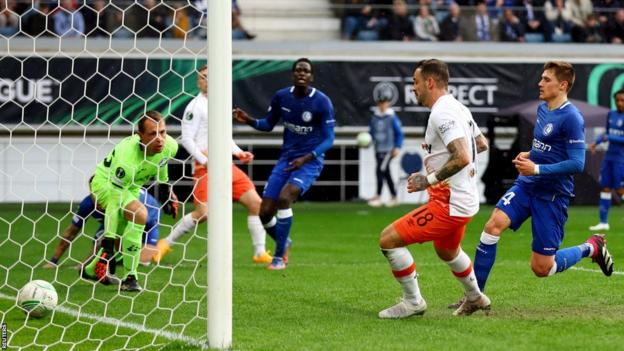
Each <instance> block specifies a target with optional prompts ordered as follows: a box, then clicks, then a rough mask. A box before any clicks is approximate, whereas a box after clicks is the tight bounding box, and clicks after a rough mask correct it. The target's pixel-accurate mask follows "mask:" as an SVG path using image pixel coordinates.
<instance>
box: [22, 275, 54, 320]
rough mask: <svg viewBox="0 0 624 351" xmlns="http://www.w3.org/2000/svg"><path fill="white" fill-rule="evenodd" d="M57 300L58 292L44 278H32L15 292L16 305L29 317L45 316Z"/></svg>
mask: <svg viewBox="0 0 624 351" xmlns="http://www.w3.org/2000/svg"><path fill="white" fill-rule="evenodd" d="M57 302H58V294H57V293H56V289H54V286H52V284H50V283H48V282H46V281H45V280H33V281H31V282H30V283H28V284H26V285H24V287H23V288H22V289H21V290H20V291H19V293H18V294H17V305H18V306H19V307H20V308H21V309H22V311H24V313H26V315H28V316H29V317H34V318H41V317H45V316H47V315H48V314H49V313H50V312H52V310H53V309H54V307H56V303H57Z"/></svg>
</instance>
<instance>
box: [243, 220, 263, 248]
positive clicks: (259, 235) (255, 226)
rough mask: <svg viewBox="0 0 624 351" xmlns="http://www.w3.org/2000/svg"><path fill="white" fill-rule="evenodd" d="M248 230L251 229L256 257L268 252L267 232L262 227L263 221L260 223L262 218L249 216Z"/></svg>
mask: <svg viewBox="0 0 624 351" xmlns="http://www.w3.org/2000/svg"><path fill="white" fill-rule="evenodd" d="M247 229H249V234H250V235H251V243H252V244H253V247H254V251H255V255H256V256H259V255H262V254H264V253H265V252H266V247H265V236H266V232H265V231H264V227H263V226H262V221H260V216H248V217H247Z"/></svg>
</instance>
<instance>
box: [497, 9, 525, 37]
mask: <svg viewBox="0 0 624 351" xmlns="http://www.w3.org/2000/svg"><path fill="white" fill-rule="evenodd" d="M498 28H499V31H500V34H499V35H500V41H507V42H524V28H523V26H522V23H520V20H519V19H518V17H516V16H515V15H514V13H513V11H512V10H511V9H505V10H504V11H503V17H502V19H501V21H500V23H499V24H498Z"/></svg>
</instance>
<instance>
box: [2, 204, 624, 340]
mask: <svg viewBox="0 0 624 351" xmlns="http://www.w3.org/2000/svg"><path fill="white" fill-rule="evenodd" d="M411 208H412V207H409V206H400V207H397V208H391V209H387V208H382V209H371V208H369V207H366V206H365V205H363V204H354V203H329V204H327V203H299V204H296V205H295V206H294V213H295V218H294V225H293V229H292V233H293V234H292V237H293V240H294V246H293V248H292V251H291V255H290V264H289V267H288V269H287V270H285V271H277V272H272V271H267V270H265V269H263V267H262V266H258V265H253V264H252V263H251V254H252V250H251V244H250V239H249V234H248V233H247V229H246V219H245V217H246V213H245V212H244V210H243V208H242V207H240V206H238V205H236V206H235V213H234V287H233V291H234V296H233V300H234V311H233V312H234V321H233V322H234V332H233V340H234V342H233V348H234V349H236V350H408V349H409V350H432V349H488V350H553V349H587V348H592V347H600V348H601V349H604V350H617V349H621V345H622V344H624V336H623V335H622V333H621V331H622V330H624V300H623V299H622V294H621V292H622V291H623V288H624V279H623V276H622V273H619V272H621V269H620V268H619V265H618V263H619V260H618V258H619V257H622V256H623V255H624V236H622V233H623V232H624V222H623V221H622V215H621V211H622V210H621V209H620V208H614V209H613V210H612V213H611V219H612V220H611V225H612V229H611V231H610V232H609V235H608V241H609V243H608V247H609V249H610V251H611V253H612V254H613V255H614V257H615V268H616V273H615V274H614V275H613V276H612V277H610V278H606V277H605V276H604V275H602V273H600V272H599V268H598V266H597V265H595V264H592V263H591V261H590V260H587V259H585V260H583V261H581V262H580V263H579V264H578V265H577V267H579V268H581V269H588V270H592V271H584V270H578V269H575V270H569V271H567V272H565V273H563V274H557V275H556V276H554V277H551V278H548V279H539V278H536V277H534V276H533V273H532V272H531V269H530V266H529V259H530V253H531V250H530V243H531V234H530V223H525V224H524V226H523V227H522V228H521V229H520V230H519V231H518V232H515V233H513V232H511V231H509V232H507V233H505V235H504V237H503V239H502V240H501V242H500V244H499V249H498V259H497V262H496V265H495V266H494V269H493V272H492V274H491V276H490V280H489V281H488V285H487V289H486V290H487V291H486V292H487V294H488V295H489V296H490V298H491V299H492V308H493V310H492V313H491V314H490V316H484V315H482V314H480V313H479V312H478V313H477V314H475V315H473V316H471V317H467V318H457V317H452V316H451V311H450V310H448V309H447V308H446V305H447V304H448V303H451V302H455V301H457V299H458V298H459V297H461V294H462V290H461V287H460V284H459V283H458V282H457V281H456V280H455V278H454V277H453V275H452V274H451V273H450V271H449V269H448V267H447V266H446V265H445V264H444V263H443V262H441V261H440V260H439V259H438V258H437V257H436V256H435V254H434V252H433V248H432V246H431V244H430V243H428V244H424V245H414V246H412V247H410V250H411V252H412V254H413V256H414V259H415V261H416V265H417V271H418V273H419V283H420V286H421V291H422V293H423V296H424V297H425V298H426V300H427V303H428V305H429V308H428V310H427V313H426V314H425V315H424V316H423V317H422V318H421V317H415V318H410V319H407V320H401V321H385V320H383V321H382V320H379V319H378V318H377V312H378V311H379V310H381V309H383V308H386V307H388V306H390V305H392V304H394V303H395V301H396V299H397V298H398V297H399V296H400V288H399V285H398V284H397V283H396V282H395V281H394V279H393V277H392V275H391V274H390V270H389V267H388V264H387V263H386V261H385V259H384V258H383V256H382V255H381V254H380V252H379V249H378V245H377V239H378V235H379V232H380V231H381V230H382V229H383V228H384V227H385V226H386V225H387V224H389V223H390V222H391V221H393V220H394V219H396V218H398V217H399V216H401V215H402V214H404V213H405V212H407V211H409V210H410V209H411ZM68 210H69V205H68V204H55V205H50V206H47V207H46V206H44V205H27V206H25V207H22V206H17V205H1V206H0V294H2V295H0V297H1V296H4V297H3V298H0V320H1V322H2V323H5V324H6V326H7V331H8V337H9V341H10V342H9V345H8V346H9V348H14V349H20V348H21V349H25V350H44V349H46V350H68V349H70V348H72V347H74V348H73V350H93V349H97V348H100V349H101V350H114V349H119V350H121V349H124V350H127V349H146V350H149V349H160V350H194V349H199V347H198V346H197V345H196V343H198V342H203V341H205V339H206V318H205V316H206V297H205V294H206V290H205V286H206V281H207V279H206V266H205V253H206V240H205V239H204V238H202V237H201V236H197V235H196V236H187V237H185V238H183V240H182V242H181V243H180V244H179V245H176V246H175V247H174V249H175V251H174V252H173V253H172V254H170V255H169V256H167V257H166V258H165V261H164V263H163V265H162V266H161V267H155V266H150V267H147V268H145V267H141V268H140V272H141V273H142V274H141V275H140V277H139V280H140V282H141V284H142V285H143V286H144V287H145V288H147V289H146V291H144V292H142V293H141V294H140V295H138V296H135V295H130V294H128V293H122V294H118V293H117V291H116V290H115V289H114V288H113V287H110V286H109V287H106V286H100V285H95V284H92V283H91V282H87V281H83V280H79V279H77V271H76V270H75V269H73V266H74V265H75V264H76V263H77V262H79V261H80V260H81V259H82V258H83V257H84V256H85V254H86V252H87V248H88V245H89V240H88V239H87V238H88V235H86V234H85V235H83V236H81V237H79V238H77V239H76V240H75V241H74V244H73V245H72V247H71V249H70V250H68V252H67V253H66V255H65V256H64V260H63V261H61V265H60V267H59V269H58V270H45V269H42V268H39V267H40V265H41V264H42V263H43V259H44V258H49V257H50V256H51V255H52V252H53V250H54V247H55V246H56V244H57V242H58V237H57V233H59V232H62V229H63V228H64V227H65V226H66V225H67V224H68V223H69V221H70V215H68ZM490 212H491V207H483V208H482V209H481V211H480V212H479V214H478V215H477V216H476V217H475V218H474V219H473V220H472V222H470V224H469V225H468V230H467V232H466V238H465V239H464V242H463V247H464V249H465V251H466V252H467V253H468V254H469V256H471V257H472V256H473V255H474V247H475V245H476V243H477V242H478V238H479V235H480V233H481V230H482V227H483V224H484V223H485V221H486V220H487V218H488V216H489V214H490ZM164 220H165V222H166V223H167V224H171V223H173V221H172V220H171V219H170V218H165V219H164ZM596 222H597V209H596V208H593V207H572V208H571V209H570V218H569V220H568V223H567V226H566V238H565V240H564V244H563V247H567V246H571V245H576V244H579V243H581V242H583V241H584V240H585V239H586V238H587V236H588V235H589V232H588V230H587V227H588V226H589V225H591V224H595V223H596ZM201 230H205V225H203V226H201V227H200V231H201ZM86 232H87V233H93V232H95V223H89V224H88V225H87V228H86ZM167 233H168V229H167V228H162V229H161V236H164V235H166V234H167ZM267 243H268V247H269V248H272V246H273V244H272V242H271V240H270V239H268V242H267ZM3 277H4V278H3ZM31 279H45V280H48V281H50V282H53V283H54V285H55V287H56V289H57V291H58V292H59V303H60V306H61V307H63V309H62V310H60V311H57V312H56V313H55V314H54V315H53V316H51V317H48V318H44V319H40V320H28V321H27V320H26V319H25V316H24V314H23V313H22V312H21V311H20V310H19V309H17V308H16V307H15V306H14V302H13V301H12V300H11V297H13V296H15V295H16V293H17V289H19V287H21V286H22V285H23V284H25V283H26V282H27V281H29V280H31ZM78 310H80V312H81V314H82V315H81V317H76V316H75V315H72V313H74V314H75V312H72V311H78ZM59 312H61V313H59ZM102 316H105V317H109V318H111V319H109V320H107V322H108V324H106V323H103V322H102V321H101V320H100V321H99V322H96V320H97V318H101V317H102ZM118 321H121V322H123V323H125V324H119V323H120V322H118ZM105 322H106V321H105ZM142 325H144V328H147V330H145V329H140V326H142Z"/></svg>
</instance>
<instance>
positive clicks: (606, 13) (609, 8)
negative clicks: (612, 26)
mask: <svg viewBox="0 0 624 351" xmlns="http://www.w3.org/2000/svg"><path fill="white" fill-rule="evenodd" d="M622 7H624V4H622V1H620V0H595V2H594V10H595V11H594V13H595V14H597V15H598V21H599V22H600V24H601V25H602V26H603V27H606V26H607V24H608V23H609V22H610V21H612V20H613V15H614V14H615V12H616V11H617V10H618V9H619V8H622Z"/></svg>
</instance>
